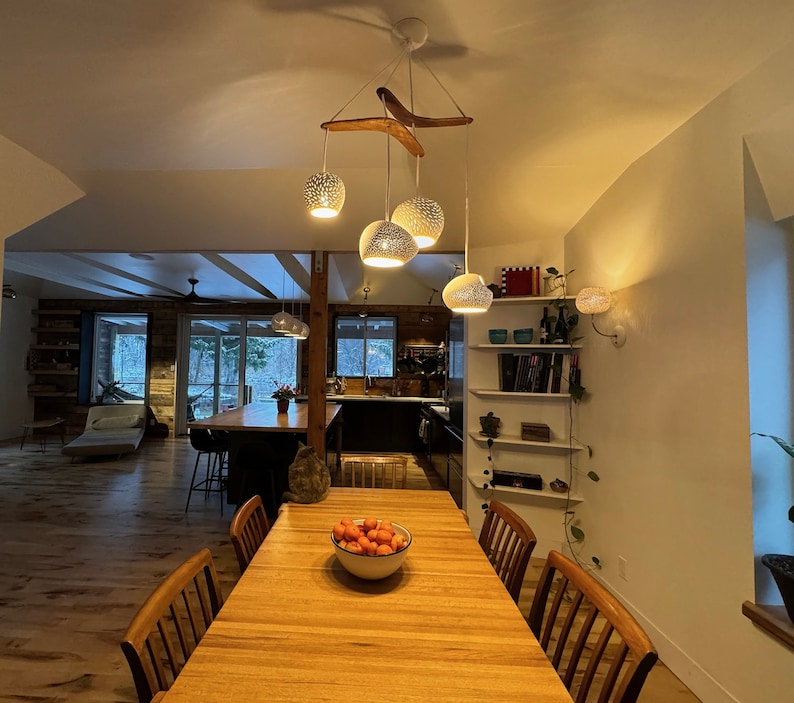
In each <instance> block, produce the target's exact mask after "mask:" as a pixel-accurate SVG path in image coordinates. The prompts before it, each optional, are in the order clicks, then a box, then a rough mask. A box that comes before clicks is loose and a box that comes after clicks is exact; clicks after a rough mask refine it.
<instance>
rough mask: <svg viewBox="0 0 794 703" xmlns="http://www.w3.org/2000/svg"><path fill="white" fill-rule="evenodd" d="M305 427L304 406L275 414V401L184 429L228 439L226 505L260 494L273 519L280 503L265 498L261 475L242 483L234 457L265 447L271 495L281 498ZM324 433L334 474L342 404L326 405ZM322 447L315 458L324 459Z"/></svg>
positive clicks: (338, 454)
mask: <svg viewBox="0 0 794 703" xmlns="http://www.w3.org/2000/svg"><path fill="white" fill-rule="evenodd" d="M308 427H309V406H308V404H307V403H290V404H289V409H288V411H287V412H285V413H280V412H278V409H277V406H276V402H275V401H264V402H256V403H248V404H245V405H241V406H240V407H237V408H232V409H231V410H225V411H223V412H220V413H217V414H215V415H211V416H209V417H205V418H202V419H200V420H193V421H192V422H189V423H188V429H191V428H199V429H201V428H203V429H208V430H211V431H213V432H223V433H227V434H228V436H229V452H228V457H227V460H228V476H227V491H226V496H227V499H226V500H227V503H232V504H237V505H239V504H241V503H242V502H244V501H245V500H247V499H248V498H250V497H251V495H253V494H254V493H260V494H262V495H263V500H265V502H266V508H267V511H268V514H269V515H271V517H273V516H275V513H276V510H277V508H278V503H279V502H280V501H279V500H278V499H277V498H276V499H275V500H273V499H266V498H265V494H266V493H269V492H271V491H265V490H264V489H263V487H262V476H261V472H260V473H259V474H258V475H257V476H255V477H253V480H246V481H245V482H244V481H243V470H242V468H241V467H240V465H239V462H238V457H239V454H240V450H241V448H242V447H243V446H244V445H245V444H257V443H259V444H260V445H267V446H268V452H267V454H266V455H267V457H268V459H267V460H268V461H269V462H272V464H273V466H272V467H270V468H271V469H272V470H273V472H274V488H273V489H272V492H274V493H275V494H276V495H277V496H281V494H282V493H283V491H284V490H286V489H287V488H288V485H287V470H288V468H289V465H290V464H291V463H292V461H293V459H294V458H295V454H296V453H297V451H298V442H299V441H300V442H303V443H306V435H307V431H308ZM325 430H326V432H327V433H329V436H331V437H332V438H333V439H334V441H335V445H336V463H337V467H336V468H337V471H338V470H339V469H340V466H341V464H340V461H341V458H340V457H341V447H342V405H341V404H340V403H326V405H325ZM325 449H326V448H325V447H322V448H319V449H318V448H317V447H315V450H316V451H317V455H318V456H319V457H320V458H321V459H325V458H326V451H325Z"/></svg>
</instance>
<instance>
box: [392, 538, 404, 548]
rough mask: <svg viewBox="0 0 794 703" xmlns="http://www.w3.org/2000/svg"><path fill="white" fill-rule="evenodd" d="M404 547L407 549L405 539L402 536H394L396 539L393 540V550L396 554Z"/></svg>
mask: <svg viewBox="0 0 794 703" xmlns="http://www.w3.org/2000/svg"><path fill="white" fill-rule="evenodd" d="M404 547H405V537H403V536H402V535H394V537H392V538H391V548H392V549H393V550H394V551H395V552H399V551H400V550H401V549H403V548H404Z"/></svg>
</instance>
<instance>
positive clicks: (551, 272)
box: [546, 266, 560, 276]
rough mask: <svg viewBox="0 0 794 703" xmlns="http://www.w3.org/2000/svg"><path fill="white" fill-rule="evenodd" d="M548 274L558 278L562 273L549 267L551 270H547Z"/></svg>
mask: <svg viewBox="0 0 794 703" xmlns="http://www.w3.org/2000/svg"><path fill="white" fill-rule="evenodd" d="M546 273H550V274H551V275H552V276H558V275H559V273H560V272H559V271H558V270H557V269H556V268H554V267H553V266H549V268H547V269H546Z"/></svg>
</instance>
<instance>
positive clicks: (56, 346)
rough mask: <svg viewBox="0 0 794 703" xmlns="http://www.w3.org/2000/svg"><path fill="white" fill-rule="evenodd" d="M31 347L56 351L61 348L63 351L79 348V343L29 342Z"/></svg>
mask: <svg viewBox="0 0 794 703" xmlns="http://www.w3.org/2000/svg"><path fill="white" fill-rule="evenodd" d="M30 348H31V349H47V350H48V351H57V350H59V349H63V350H64V351H74V350H76V349H79V348H80V345H79V344H31V345H30Z"/></svg>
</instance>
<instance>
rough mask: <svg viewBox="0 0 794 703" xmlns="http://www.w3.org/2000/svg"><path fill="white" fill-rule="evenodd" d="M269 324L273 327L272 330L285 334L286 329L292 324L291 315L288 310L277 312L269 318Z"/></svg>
mask: <svg viewBox="0 0 794 703" xmlns="http://www.w3.org/2000/svg"><path fill="white" fill-rule="evenodd" d="M270 324H271V326H272V327H273V331H274V332H280V333H281V334H286V333H287V330H289V328H290V327H291V326H292V315H290V314H289V313H288V312H284V311H283V310H282V311H281V312H277V313H276V314H275V315H273V317H272V318H271V320H270Z"/></svg>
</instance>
